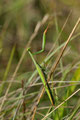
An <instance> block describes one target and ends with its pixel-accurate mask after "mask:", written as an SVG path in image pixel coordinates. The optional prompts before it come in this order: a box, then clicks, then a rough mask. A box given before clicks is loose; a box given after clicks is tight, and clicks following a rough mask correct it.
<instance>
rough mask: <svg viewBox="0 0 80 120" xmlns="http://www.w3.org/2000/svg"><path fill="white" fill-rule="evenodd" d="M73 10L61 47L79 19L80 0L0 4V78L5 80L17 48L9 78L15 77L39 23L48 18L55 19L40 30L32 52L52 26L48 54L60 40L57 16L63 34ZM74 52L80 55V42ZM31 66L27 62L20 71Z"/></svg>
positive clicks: (0, 0)
mask: <svg viewBox="0 0 80 120" xmlns="http://www.w3.org/2000/svg"><path fill="white" fill-rule="evenodd" d="M70 10H72V14H71V16H70V18H69V20H68V23H67V25H66V27H65V29H64V33H63V34H62V36H61V38H60V39H61V40H60V42H61V43H62V42H63V41H65V40H66V38H67V37H68V35H69V33H70V32H71V30H72V28H73V26H74V24H75V23H76V21H77V19H78V17H79V15H80V1H79V0H77V1H76V0H70V1H69V0H67V1H65V0H7V1H6V0H0V78H1V79H2V77H3V75H4V72H5V68H6V66H7V63H8V60H9V57H10V53H11V49H12V47H13V46H14V45H15V44H16V50H15V54H14V58H13V63H12V65H11V69H10V74H12V73H13V71H14V69H15V67H16V65H17V63H18V61H19V59H20V57H21V54H22V52H23V49H24V48H25V45H26V44H27V43H28V41H29V38H30V36H31V35H32V33H33V31H34V29H35V26H36V24H37V22H38V21H40V20H42V18H43V17H44V16H45V14H49V15H52V16H53V17H52V18H49V19H50V20H48V21H47V22H46V23H45V24H44V25H43V26H42V27H41V28H40V30H39V32H38V34H37V36H36V37H35V39H34V41H33V42H32V45H31V48H34V49H39V48H40V47H41V42H42V34H43V31H44V29H45V28H46V25H47V24H48V23H51V24H52V26H51V28H50V29H49V32H48V33H47V34H48V35H47V36H48V37H47V43H46V46H48V43H49V47H46V51H49V49H50V48H51V46H52V44H54V42H55V40H56V38H57V35H56V32H55V29H56V28H55V22H54V21H55V14H56V16H57V20H58V26H59V30H61V28H62V26H63V24H64V22H65V20H66V18H67V16H68V14H69V12H70ZM36 43H37V45H36ZM38 45H39V46H38ZM72 48H74V49H76V50H77V52H79V51H80V48H79V39H78V38H77V39H76V40H74V41H73V42H72ZM72 48H71V49H72ZM35 51H36V50H35ZM28 65H29V61H27V60H26V58H24V62H23V65H22V67H21V68H20V71H22V72H23V71H26V70H27V69H28V68H27V66H28Z"/></svg>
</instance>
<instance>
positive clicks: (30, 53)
mask: <svg viewBox="0 0 80 120" xmlns="http://www.w3.org/2000/svg"><path fill="white" fill-rule="evenodd" d="M47 30H48V27H47V28H46V29H45V31H44V33H43V42H42V49H41V50H40V51H37V52H35V53H32V52H31V49H30V48H28V49H27V51H28V53H29V55H30V57H31V58H32V61H33V63H34V65H35V67H36V69H37V71H38V74H39V76H40V78H41V80H42V83H43V85H44V88H45V91H46V92H47V95H48V97H49V99H50V102H51V104H52V105H54V103H55V102H54V97H53V95H52V92H51V89H50V87H49V84H48V82H47V75H46V74H45V72H44V70H43V68H42V67H41V66H40V65H39V64H38V63H37V62H36V61H35V59H34V57H33V55H37V54H40V53H42V52H43V51H44V49H45V43H46V32H47Z"/></svg>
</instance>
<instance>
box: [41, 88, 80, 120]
mask: <svg viewBox="0 0 80 120" xmlns="http://www.w3.org/2000/svg"><path fill="white" fill-rule="evenodd" d="M79 91H80V89H78V90H76V92H74V93H73V94H72V95H70V96H69V97H68V98H67V99H66V100H65V101H63V102H62V103H61V104H59V105H58V106H57V107H56V108H55V109H54V110H52V111H51V112H50V113H49V114H47V115H46V116H45V117H44V118H43V119H42V120H45V119H46V118H47V117H48V116H49V115H50V114H51V113H53V112H54V111H55V110H56V109H58V108H59V107H60V106H61V105H63V104H64V103H65V102H66V101H68V100H69V99H70V98H72V97H73V96H74V95H75V94H77V93H78V92H79Z"/></svg>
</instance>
